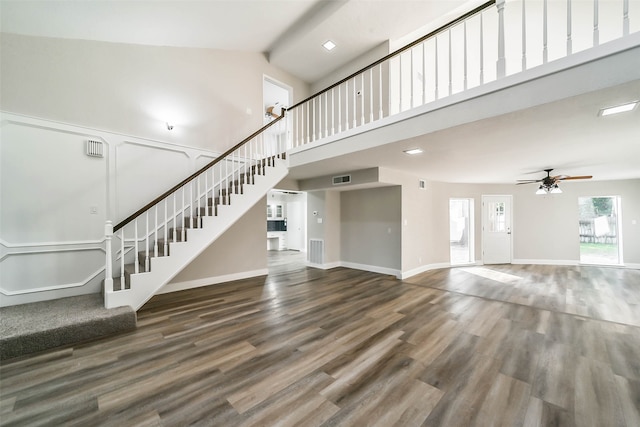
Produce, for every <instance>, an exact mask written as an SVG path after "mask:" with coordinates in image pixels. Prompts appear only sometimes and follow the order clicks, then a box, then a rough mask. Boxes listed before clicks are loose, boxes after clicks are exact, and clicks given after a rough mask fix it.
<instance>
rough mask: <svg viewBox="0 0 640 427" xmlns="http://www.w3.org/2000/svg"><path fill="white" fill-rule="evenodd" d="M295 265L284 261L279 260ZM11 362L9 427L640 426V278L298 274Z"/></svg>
mask: <svg viewBox="0 0 640 427" xmlns="http://www.w3.org/2000/svg"><path fill="white" fill-rule="evenodd" d="M280 255H286V254H280ZM280 255H274V257H275V259H274V262H273V263H272V269H271V270H270V271H271V273H270V275H269V276H268V277H266V278H265V277H262V278H256V279H250V280H242V281H237V282H233V283H227V284H222V285H216V286H211V287H206V288H199V289H194V290H188V291H183V292H179V293H173V294H165V295H160V296H157V297H154V298H153V299H152V300H151V301H150V302H149V303H148V304H147V305H146V306H145V307H143V309H142V310H141V311H140V312H139V313H138V319H139V327H138V329H137V330H136V331H135V332H132V333H128V334H125V335H120V336H117V337H112V338H108V339H104V340H100V341H95V342H90V343H85V344H82V345H76V346H73V347H65V348H60V349H56V350H53V351H48V352H46V353H42V354H39V355H36V356H32V357H28V358H23V359H19V360H12V361H7V362H5V363H4V364H3V365H2V366H1V367H0V420H1V421H0V424H1V425H2V426H52V425H68V426H89V425H91V426H95V425H105V426H111V425H113V426H129V425H132V426H133V425H135V426H147V425H148V426H184V425H200V426H276V425H277V426H447V427H450V426H630V427H631V426H635V427H637V426H640V311H639V307H640V304H639V301H640V271H637V270H622V269H613V268H596V267H555V266H554V267H550V266H511V265H502V266H484V267H482V268H480V267H472V268H454V269H443V270H435V271H431V272H426V273H423V274H421V275H419V276H415V277H412V278H411V279H409V280H406V281H404V282H402V281H398V280H396V279H395V278H393V277H390V276H384V275H379V274H374V273H368V272H361V271H356V270H350V269H344V268H336V269H333V270H329V271H322V270H316V269H311V268H306V267H304V266H301V265H300V264H295V263H293V264H292V263H288V262H284V261H282V258H279V257H278V256H280Z"/></svg>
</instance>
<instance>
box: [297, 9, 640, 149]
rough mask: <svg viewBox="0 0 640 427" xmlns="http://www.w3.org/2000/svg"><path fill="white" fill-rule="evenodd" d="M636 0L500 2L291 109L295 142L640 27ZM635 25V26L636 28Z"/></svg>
mask: <svg viewBox="0 0 640 427" xmlns="http://www.w3.org/2000/svg"><path fill="white" fill-rule="evenodd" d="M637 4H638V3H637V2H632V5H631V6H634V7H631V6H630V2H629V0H607V1H601V0H492V1H489V2H487V3H484V4H483V5H481V6H479V7H477V8H476V9H474V10H472V11H470V12H468V13H466V14H464V15H463V16H461V17H459V18H458V19H456V20H454V21H452V22H451V23H449V24H447V25H444V26H442V27H440V28H439V29H437V30H435V31H433V32H431V33H430V34H428V35H426V36H424V37H422V38H420V39H418V40H416V41H415V42H413V43H411V44H409V45H407V46H405V47H403V48H401V49H399V50H397V51H395V52H393V53H391V54H389V55H387V56H386V57H384V58H382V59H380V60H379V61H376V62H374V63H373V64H371V65H369V66H367V67H365V68H363V69H362V70H360V71H358V72H356V73H354V74H352V75H350V76H348V77H346V78H344V79H343V80H341V81H339V82H337V83H335V84H333V85H331V86H329V87H328V88H326V89H324V90H322V91H321V92H319V93H317V94H315V95H313V96H311V97H309V98H307V99H305V100H303V101H301V102H299V103H297V104H295V105H293V106H292V107H290V108H288V110H287V111H288V113H287V115H288V116H289V122H290V124H289V130H290V135H289V138H290V145H291V146H292V147H294V148H295V147H299V146H301V145H306V144H309V143H313V142H315V141H318V140H320V139H324V138H327V137H333V136H334V135H340V134H344V133H345V132H347V131H350V130H352V129H356V128H360V127H362V126H364V125H368V124H369V123H375V122H377V121H380V120H382V119H385V118H387V117H389V116H393V115H396V114H400V113H403V112H405V111H408V110H411V109H413V108H416V107H420V106H422V105H425V104H428V103H431V102H433V101H436V100H438V99H442V98H444V97H447V96H450V95H452V94H455V93H459V92H462V91H464V90H467V89H470V88H473V87H476V86H480V85H483V84H485V83H488V82H491V81H495V80H498V79H501V78H504V77H505V76H508V75H512V74H515V73H519V72H522V71H525V70H528V69H531V68H533V67H537V66H539V65H542V64H546V63H547V62H549V61H553V60H557V59H560V58H564V57H567V56H569V55H572V54H574V53H576V52H578V51H582V50H585V49H589V48H592V47H596V46H598V45H600V44H602V43H604V42H608V41H611V40H614V39H617V38H622V37H626V36H628V35H629V34H630V33H631V32H634V31H638V30H640V25H639V24H640V6H635V5H637ZM632 24H633V25H634V27H632Z"/></svg>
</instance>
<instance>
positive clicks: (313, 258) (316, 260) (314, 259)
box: [309, 239, 324, 265]
mask: <svg viewBox="0 0 640 427" xmlns="http://www.w3.org/2000/svg"><path fill="white" fill-rule="evenodd" d="M309 262H310V263H312V264H317V265H322V264H324V240H322V239H309Z"/></svg>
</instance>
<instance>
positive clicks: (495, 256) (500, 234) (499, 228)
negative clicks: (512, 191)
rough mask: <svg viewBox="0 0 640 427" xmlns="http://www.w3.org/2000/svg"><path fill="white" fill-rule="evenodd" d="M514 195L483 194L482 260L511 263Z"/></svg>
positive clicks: (485, 262)
mask: <svg viewBox="0 0 640 427" xmlns="http://www.w3.org/2000/svg"><path fill="white" fill-rule="evenodd" d="M511 206H512V196H510V195H507V196H482V261H483V263H484V264H510V263H511V252H512V251H511V247H512V241H511V236H512V235H511V223H512V214H511Z"/></svg>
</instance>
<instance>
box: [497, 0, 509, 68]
mask: <svg viewBox="0 0 640 427" xmlns="http://www.w3.org/2000/svg"><path fill="white" fill-rule="evenodd" d="M504 5H505V0H497V1H496V7H497V9H498V63H497V64H496V71H497V75H498V78H499V79H500V78H502V77H504V76H505V75H506V68H507V60H506V58H505V50H504Z"/></svg>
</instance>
